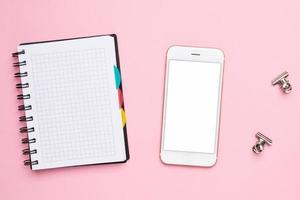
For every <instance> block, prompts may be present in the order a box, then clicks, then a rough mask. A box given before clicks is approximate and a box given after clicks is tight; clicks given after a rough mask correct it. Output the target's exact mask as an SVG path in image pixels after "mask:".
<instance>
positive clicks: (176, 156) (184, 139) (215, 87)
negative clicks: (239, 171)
mask: <svg viewBox="0 0 300 200" xmlns="http://www.w3.org/2000/svg"><path fill="white" fill-rule="evenodd" d="M166 65H167V66H166V77H165V90H164V106H163V122H162V140H161V153H160V157H161V160H162V162H164V163H166V164H176V165H192V166H204V167H210V166H213V165H214V164H215V163H216V161H217V151H218V136H219V123H220V108H221V94H222V77H223V65H224V54H223V52H222V51H221V50H219V49H215V48H197V47H184V46H172V47H170V48H169V49H168V52H167V61H166Z"/></svg>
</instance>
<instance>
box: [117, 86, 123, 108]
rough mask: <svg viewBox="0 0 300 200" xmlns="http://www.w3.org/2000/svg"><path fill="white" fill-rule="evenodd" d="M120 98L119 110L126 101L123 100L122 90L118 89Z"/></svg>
mask: <svg viewBox="0 0 300 200" xmlns="http://www.w3.org/2000/svg"><path fill="white" fill-rule="evenodd" d="M118 97H119V108H122V106H123V103H124V100H123V94H122V91H121V89H120V88H119V89H118Z"/></svg>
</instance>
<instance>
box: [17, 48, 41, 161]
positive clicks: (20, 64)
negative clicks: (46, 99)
mask: <svg viewBox="0 0 300 200" xmlns="http://www.w3.org/2000/svg"><path fill="white" fill-rule="evenodd" d="M21 54H25V50H22V51H19V52H15V53H13V54H12V57H14V58H18V57H19V55H21ZM26 64H27V63H26V60H23V61H18V62H15V63H13V66H14V67H24V66H26ZM14 76H15V77H16V78H20V77H27V76H28V72H26V71H25V72H17V73H15V74H14ZM16 88H18V89H23V88H29V83H17V84H16ZM17 99H18V100H22V101H26V100H28V99H30V94H19V95H17ZM31 109H32V106H31V105H19V106H18V110H20V111H26V110H31ZM19 121H20V122H29V121H33V116H20V117H19ZM31 132H34V127H27V126H25V127H21V128H20V133H27V134H28V133H31ZM21 142H22V144H27V145H28V148H26V149H23V151H22V153H23V155H29V159H28V160H25V161H24V165H26V166H27V165H28V166H31V167H32V165H37V164H39V162H38V160H31V155H32V154H36V153H37V150H36V149H30V148H29V145H30V144H32V143H36V138H30V139H29V138H28V137H26V138H23V139H22V141H21Z"/></svg>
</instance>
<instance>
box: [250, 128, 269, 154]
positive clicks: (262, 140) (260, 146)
mask: <svg viewBox="0 0 300 200" xmlns="http://www.w3.org/2000/svg"><path fill="white" fill-rule="evenodd" d="M255 137H256V138H257V139H258V140H257V142H256V144H255V145H254V146H253V147H252V150H253V152H254V153H257V154H258V153H261V152H262V151H263V150H264V145H265V144H268V145H272V140H271V139H270V138H268V137H267V136H265V135H263V134H261V133H260V132H258V133H256V135H255Z"/></svg>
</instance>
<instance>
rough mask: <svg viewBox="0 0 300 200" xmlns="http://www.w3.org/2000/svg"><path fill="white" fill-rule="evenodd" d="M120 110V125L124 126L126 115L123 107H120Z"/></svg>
mask: <svg viewBox="0 0 300 200" xmlns="http://www.w3.org/2000/svg"><path fill="white" fill-rule="evenodd" d="M120 111H121V115H122V126H123V128H124V126H125V124H126V116H125V111H124V109H123V108H121V109H120Z"/></svg>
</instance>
